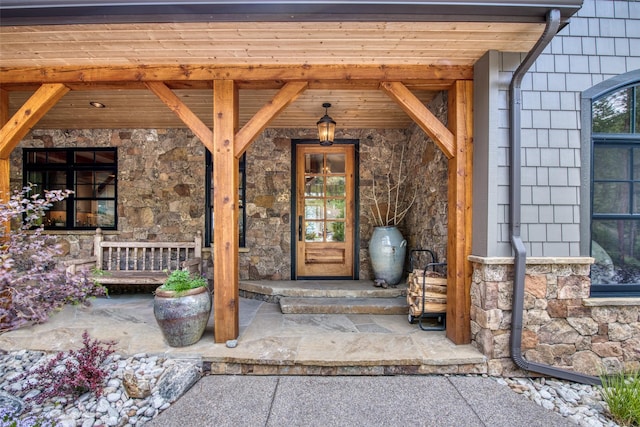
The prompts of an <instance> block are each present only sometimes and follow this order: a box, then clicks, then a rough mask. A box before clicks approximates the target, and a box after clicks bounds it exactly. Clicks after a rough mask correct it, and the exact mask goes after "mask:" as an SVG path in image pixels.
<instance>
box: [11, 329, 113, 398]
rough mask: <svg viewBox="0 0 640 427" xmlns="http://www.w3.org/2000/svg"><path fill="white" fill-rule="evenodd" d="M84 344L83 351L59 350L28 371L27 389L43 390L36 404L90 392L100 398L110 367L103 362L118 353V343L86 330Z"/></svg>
mask: <svg viewBox="0 0 640 427" xmlns="http://www.w3.org/2000/svg"><path fill="white" fill-rule="evenodd" d="M82 343H83V347H82V348H81V349H80V350H77V351H76V350H69V351H68V352H59V353H56V355H55V356H54V357H53V358H52V359H50V360H49V361H48V362H47V363H45V364H41V365H38V366H37V367H36V368H35V369H34V370H33V371H31V372H28V373H26V374H25V377H26V379H27V381H26V384H27V385H26V386H25V387H24V389H23V391H24V392H28V391H30V390H39V391H40V393H39V394H37V395H36V396H34V397H33V400H34V401H35V402H36V403H42V402H44V401H45V400H47V399H49V398H54V397H64V396H71V397H78V396H80V395H82V394H83V393H86V392H88V391H91V392H93V393H95V395H96V396H98V397H100V395H101V394H102V389H103V388H104V381H105V379H106V378H107V375H108V373H109V369H108V367H103V366H102V365H103V364H104V362H105V361H106V360H107V357H109V355H111V354H112V353H113V352H114V349H113V346H114V345H115V344H116V343H115V342H114V341H99V340H97V339H95V340H92V339H91V338H90V337H89V333H88V332H87V331H86V330H85V331H84V332H83V334H82Z"/></svg>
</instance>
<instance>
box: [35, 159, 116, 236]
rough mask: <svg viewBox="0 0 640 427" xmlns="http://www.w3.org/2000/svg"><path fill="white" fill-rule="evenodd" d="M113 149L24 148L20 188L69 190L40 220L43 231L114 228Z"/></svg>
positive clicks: (114, 163) (114, 169) (114, 166)
mask: <svg viewBox="0 0 640 427" xmlns="http://www.w3.org/2000/svg"><path fill="white" fill-rule="evenodd" d="M117 158H118V155H117V149H116V148H25V149H24V150H23V163H24V164H23V166H24V169H23V170H24V184H25V185H27V184H29V183H31V184H35V185H37V187H36V191H37V192H41V191H43V190H72V191H73V194H71V196H69V197H68V198H67V199H65V200H63V201H61V202H56V203H54V205H53V206H52V207H51V208H50V209H49V210H48V211H47V213H46V216H45V218H44V219H43V221H44V225H45V228H47V229H65V230H77V229H79V230H83V229H95V228H96V227H101V228H103V229H115V228H116V227H117V215H116V201H117V179H116V178H117V172H118V167H117Z"/></svg>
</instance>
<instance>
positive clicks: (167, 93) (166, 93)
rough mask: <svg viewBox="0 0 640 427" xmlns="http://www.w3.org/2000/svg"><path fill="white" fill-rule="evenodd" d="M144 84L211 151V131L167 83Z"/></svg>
mask: <svg viewBox="0 0 640 427" xmlns="http://www.w3.org/2000/svg"><path fill="white" fill-rule="evenodd" d="M145 85H146V86H147V87H148V88H149V90H151V92H153V93H155V94H156V96H157V97H158V98H160V100H161V101H162V102H164V103H165V104H166V105H167V107H169V109H170V110H171V111H173V112H174V113H175V115H176V116H178V118H179V119H180V120H182V122H183V123H184V124H185V125H187V127H188V128H189V129H191V131H192V132H193V133H194V134H195V135H196V136H197V137H198V138H199V139H200V141H202V143H203V144H204V146H205V147H207V150H209V151H210V152H212V153H213V132H211V129H209V128H208V127H207V125H205V124H204V123H203V122H202V120H200V118H199V117H198V116H196V115H195V114H194V113H193V111H191V110H190V109H189V107H187V106H186V105H185V104H184V102H182V100H181V99H180V98H178V96H177V95H176V94H175V93H173V91H172V90H171V89H169V88H168V87H167V85H165V84H164V83H162V82H146V83H145Z"/></svg>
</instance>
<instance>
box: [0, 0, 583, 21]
mask: <svg viewBox="0 0 640 427" xmlns="http://www.w3.org/2000/svg"><path fill="white" fill-rule="evenodd" d="M582 1H583V0H547V1H545V2H535V1H527V0H493V1H486V0H449V1H435V0H427V1H417V0H404V1H359V0H333V1H326V0H325V1H321V0H311V1H246V0H226V1H220V0H218V1H215V0H194V1H177V0H174V1H157V0H138V1H135V2H131V1H128V0H115V1H113V0H112V1H101V0H3V1H2V3H1V4H0V26H10V25H58V24H60V25H61V24H91V23H145V22H147V23H149V22H216V21H219V22H233V21H240V22H251V21H274V22H276V21H282V22H303V21H327V22H332V21H360V22H365V21H368V22H374V21H383V22H386V21H414V22H415V21H424V22H546V14H547V11H548V10H550V9H558V10H559V11H560V13H561V20H562V21H566V20H568V19H569V17H570V16H571V15H573V14H574V13H576V12H577V11H578V10H579V9H580V7H581V6H582Z"/></svg>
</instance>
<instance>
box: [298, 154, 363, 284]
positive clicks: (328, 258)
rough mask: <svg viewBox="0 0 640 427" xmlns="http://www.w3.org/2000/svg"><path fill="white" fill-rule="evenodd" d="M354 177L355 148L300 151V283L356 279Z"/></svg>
mask: <svg viewBox="0 0 640 427" xmlns="http://www.w3.org/2000/svg"><path fill="white" fill-rule="evenodd" d="M354 171H355V149H354V146H353V145H351V144H344V145H341V144H335V145H333V146H330V147H322V146H319V145H317V144H314V145H303V144H300V145H297V149H296V216H295V218H296V229H295V231H296V236H295V239H296V251H295V253H296V270H295V276H296V278H297V279H300V278H311V277H315V278H325V277H326V278H338V277H339V278H354V229H355V203H354V188H355V185H354V182H355V181H354V179H355V178H354Z"/></svg>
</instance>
